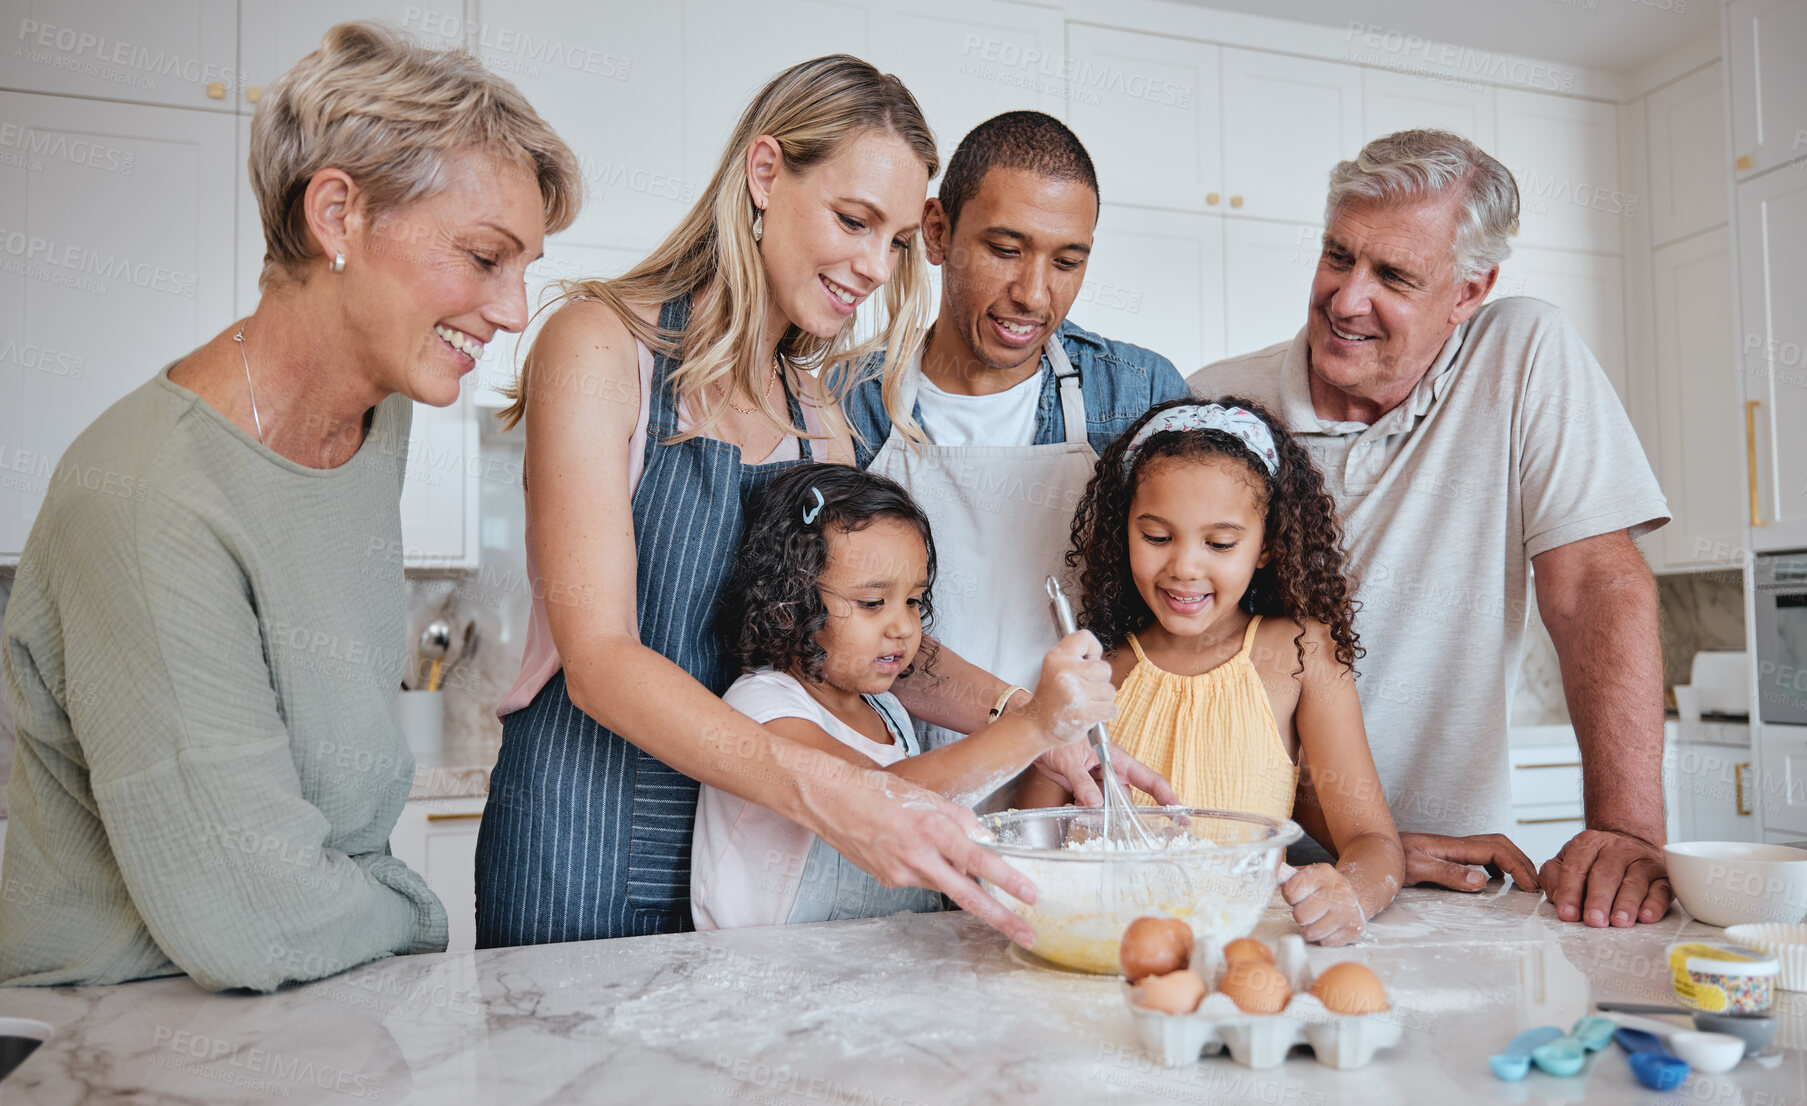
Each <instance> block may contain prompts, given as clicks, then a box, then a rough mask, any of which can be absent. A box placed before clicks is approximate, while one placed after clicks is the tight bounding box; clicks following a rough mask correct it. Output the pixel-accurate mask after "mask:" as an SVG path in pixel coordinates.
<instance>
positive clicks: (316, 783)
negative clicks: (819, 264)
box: [0, 24, 580, 990]
mask: <svg viewBox="0 0 1807 1106" xmlns="http://www.w3.org/2000/svg"><path fill="white" fill-rule="evenodd" d="M251 175H252V181H253V184H254V186H255V190H256V193H257V197H258V204H259V208H260V210H261V213H262V217H263V225H264V232H265V240H266V247H267V253H266V258H265V265H264V271H263V274H262V278H261V281H260V283H261V286H262V288H263V292H264V295H263V299H262V301H261V302H260V303H259V304H258V306H257V309H256V311H255V312H253V314H252V315H251V316H250V317H249V318H247V319H242V320H239V321H237V322H235V323H233V324H232V325H230V326H229V327H227V328H226V329H225V330H224V331H222V332H221V333H220V334H219V335H218V336H217V337H215V338H214V339H213V340H212V341H210V342H208V343H207V344H206V345H204V346H202V347H201V348H200V349H197V350H195V351H194V352H192V353H190V354H188V355H187V356H185V357H183V358H181V359H180V360H178V361H176V362H174V363H173V364H171V365H169V366H166V367H165V368H163V369H162V370H160V371H159V372H158V373H157V374H156V375H155V376H154V377H152V378H151V379H150V380H149V381H147V382H146V383H145V384H144V385H143V386H141V387H140V388H138V389H137V390H136V391H134V392H132V393H131V394H129V395H127V396H126V397H124V398H123V399H121V400H120V401H119V402H118V403H116V404H114V405H113V407H112V408H110V409H109V410H108V411H107V412H106V413H105V414H103V415H102V416H101V417H100V418H99V419H97V420H96V421H95V422H94V424H93V425H91V426H90V427H88V429H87V430H86V431H84V432H83V433H82V435H81V436H80V437H79V438H77V439H76V441H75V443H74V444H73V445H71V446H70V448H69V451H68V452H67V453H66V454H65V455H64V458H63V462H62V464H63V468H64V470H72V469H73V468H75V467H81V468H89V467H98V468H101V469H103V470H105V471H108V472H113V473H119V474H120V475H121V477H122V479H121V480H119V481H114V482H110V483H109V484H108V487H109V488H124V489H129V491H128V492H127V493H126V494H118V495H108V494H101V493H96V492H91V491H88V490H86V489H85V487H84V485H83V484H82V483H81V482H78V481H56V482H53V484H52V488H51V491H50V494H49V496H48V497H47V499H46V500H45V503H44V506H43V508H42V510H41V512H40V513H39V516H38V520H37V524H36V526H35V527H34V529H33V531H32V534H31V539H30V540H29V541H28V542H27V543H26V546H25V552H24V554H23V557H22V558H21V560H20V564H19V569H18V574H17V577H16V580H15V584H14V588H13V592H12V599H11V604H10V606H9V608H8V610H7V619H6V625H5V630H4V635H3V637H4V669H5V685H6V695H7V701H8V703H9V705H10V706H11V709H12V713H13V717H14V718H15V719H16V720H17V725H18V739H19V741H18V753H17V759H16V761H15V764H14V767H13V774H12V780H11V786H10V789H9V791H8V799H9V805H10V811H11V824H10V826H9V828H8V832H7V836H6V855H5V867H6V875H7V881H8V884H9V885H15V886H18V887H27V888H30V889H31V893H30V894H29V895H12V894H9V895H5V896H0V980H3V981H5V982H7V983H13V984H68V983H84V984H89V983H117V982H122V981H125V980H132V979H141V978H144V977H147V976H159V975H173V974H178V973H183V972H186V973H187V974H189V975H191V976H192V977H193V978H194V979H195V981H196V982H198V983H199V984H201V985H202V986H204V987H207V988H210V989H223V988H251V989H254V990H270V989H273V988H275V987H277V986H278V985H280V984H282V983H284V982H287V981H291V980H298V979H311V978H316V977H319V976H323V975H329V974H332V973H334V972H337V971H340V970H342V969H344V968H347V967H350V966H352V965H354V964H359V963H362V962H364V961H368V960H371V959H374V958H377V957H382V956H390V955H395V954H401V953H415V952H431V951H438V950H440V949H443V948H444V947H445V942H446V920H445V911H444V909H443V907H442V906H441V905H440V903H439V901H438V900H437V899H436V898H435V897H434V895H433V893H432V892H431V891H429V890H428V889H427V886H426V884H425V883H424V882H423V881H422V879H421V877H420V876H419V875H417V874H416V873H414V872H412V871H410V870H409V869H408V868H407V867H406V866H405V865H404V864H402V863H401V862H400V861H398V860H396V859H395V858H394V857H392V856H390V855H389V850H388V839H389V834H390V831H391V830H392V829H393V828H394V826H395V821H396V818H397V816H398V815H399V813H400V811H401V808H402V804H403V802H404V801H406V799H407V796H408V791H409V788H410V785H411V783H412V780H413V775H414V761H413V758H412V757H411V756H410V755H409V753H408V749H407V745H406V743H405V742H404V741H403V739H402V735H401V733H400V730H399V728H398V726H397V724H396V721H395V716H394V713H393V702H394V697H395V689H396V687H397V686H398V685H399V682H400V678H401V673H402V668H403V666H404V663H405V658H406V656H407V650H406V646H405V643H404V640H403V638H404V635H403V626H404V620H403V615H404V610H403V585H402V577H401V569H400V562H399V558H397V557H394V556H392V555H391V553H392V551H394V550H396V549H398V548H399V545H400V542H401V521H400V509H399V498H400V494H401V487H402V474H403V468H404V460H405V458H406V455H407V439H408V429H409V413H410V411H411V409H412V408H411V405H410V404H411V401H415V400H418V401H420V402H423V403H429V404H434V405H437V406H444V405H446V404H449V403H452V402H453V401H455V400H456V399H457V397H458V390H459V382H460V380H461V379H462V378H463V377H464V375H465V374H466V373H468V372H469V371H470V370H471V369H473V368H474V367H475V366H476V362H477V358H478V357H479V356H480V355H481V353H482V349H483V346H484V344H485V343H486V342H488V341H490V340H491V339H492V338H493V337H494V336H495V335H496V333H497V332H498V331H519V330H520V329H521V328H522V327H523V326H524V325H525V323H526V320H527V304H526V290H525V285H524V280H525V278H524V271H525V269H526V266H527V265H528V263H529V262H531V261H533V260H534V259H535V258H536V257H538V256H539V254H540V251H541V246H542V242H543V240H544V237H545V235H546V234H548V233H551V232H554V231H557V230H560V229H563V228H564V227H565V226H567V225H569V224H570V222H571V221H572V219H573V218H574V217H575V215H576V212H577V208H578V205H579V202H580V195H579V180H578V171H577V162H576V158H575V157H574V156H573V155H572V153H571V151H570V149H568V148H567V147H566V146H565V144H564V143H563V142H562V141H560V140H559V138H558V137H557V136H556V135H555V134H553V133H552V131H551V129H550V128H548V127H547V126H546V124H545V123H544V122H543V121H542V120H541V119H540V118H539V116H538V115H537V114H535V113H534V111H533V109H532V108H531V107H530V106H529V105H528V104H527V102H526V100H525V99H523V98H522V97H521V95H520V93H518V92H517V91H516V90H515V89H514V88H513V87H512V86H511V85H509V84H508V83H507V82H505V81H502V80H500V79H498V78H496V77H494V76H492V75H491V74H490V73H488V72H487V71H485V70H484V69H483V67H482V66H481V65H480V64H479V63H478V62H477V60H476V59H475V58H474V57H472V56H471V55H470V54H468V53H465V52H463V51H452V52H436V51H431V50H427V49H424V48H421V47H419V46H417V45H415V44H413V43H411V42H410V41H408V40H407V39H405V38H403V37H402V36H400V35H399V34H397V33H395V32H393V31H389V30H385V29H383V28H381V27H378V26H374V25H368V24H344V25H341V26H338V27H335V28H333V29H332V30H331V31H330V32H328V34H327V36H326V38H325V41H324V42H323V44H322V45H321V47H320V49H319V50H317V51H315V52H314V53H312V54H309V55H308V56H307V57H305V58H303V59H302V60H301V61H300V62H299V63H298V64H297V65H296V66H295V67H294V68H293V69H292V70H290V71H289V72H288V73H287V74H286V75H285V76H283V77H282V78H281V79H280V80H278V81H277V82H276V83H275V84H273V85H272V86H271V87H270V89H269V91H268V93H267V94H266V96H265V97H264V100H263V102H262V104H261V105H260V106H259V109H258V113H257V116H256V118H255V119H254V120H253V122H252V139H251ZM76 688H82V689H101V690H97V691H92V692H84V693H82V694H75V693H73V692H72V689H76Z"/></svg>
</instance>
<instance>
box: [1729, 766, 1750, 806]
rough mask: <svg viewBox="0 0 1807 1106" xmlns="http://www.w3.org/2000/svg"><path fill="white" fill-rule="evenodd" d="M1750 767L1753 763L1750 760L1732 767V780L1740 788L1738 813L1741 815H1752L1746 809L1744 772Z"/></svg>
mask: <svg viewBox="0 0 1807 1106" xmlns="http://www.w3.org/2000/svg"><path fill="white" fill-rule="evenodd" d="M1750 766H1751V762H1750V761H1748V760H1747V761H1745V762H1744V763H1743V764H1734V765H1732V780H1733V782H1734V783H1735V784H1736V786H1737V788H1738V813H1740V814H1749V813H1750V811H1748V810H1746V809H1744V770H1745V769H1746V768H1749V767H1750Z"/></svg>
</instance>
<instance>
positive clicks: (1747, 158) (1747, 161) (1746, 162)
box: [1734, 154, 1751, 170]
mask: <svg viewBox="0 0 1807 1106" xmlns="http://www.w3.org/2000/svg"><path fill="white" fill-rule="evenodd" d="M1750 167H1751V155H1749V154H1740V155H1739V157H1738V161H1737V162H1736V163H1735V165H1734V168H1737V169H1741V170H1742V169H1749V168H1750Z"/></svg>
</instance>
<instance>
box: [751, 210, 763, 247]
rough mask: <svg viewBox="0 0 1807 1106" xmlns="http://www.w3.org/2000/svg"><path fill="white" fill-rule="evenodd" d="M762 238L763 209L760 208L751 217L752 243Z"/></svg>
mask: <svg viewBox="0 0 1807 1106" xmlns="http://www.w3.org/2000/svg"><path fill="white" fill-rule="evenodd" d="M764 237H765V208H763V207H762V208H760V209H759V210H758V212H757V213H756V214H755V215H754V216H753V241H755V242H757V241H759V240H760V239H762V238H764Z"/></svg>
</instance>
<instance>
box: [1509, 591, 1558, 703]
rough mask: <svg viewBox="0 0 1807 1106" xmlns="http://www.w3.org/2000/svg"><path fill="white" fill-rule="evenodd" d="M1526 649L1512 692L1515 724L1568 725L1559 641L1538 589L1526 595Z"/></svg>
mask: <svg viewBox="0 0 1807 1106" xmlns="http://www.w3.org/2000/svg"><path fill="white" fill-rule="evenodd" d="M1525 606H1526V608H1527V610H1526V612H1525V651H1524V659H1523V660H1521V661H1520V662H1519V666H1518V687H1517V688H1516V689H1515V690H1514V691H1513V693H1512V710H1511V712H1510V720H1511V724H1512V725H1514V726H1566V725H1568V722H1569V705H1568V702H1567V700H1565V699H1564V698H1563V697H1562V668H1561V667H1560V666H1559V665H1558V664H1557V663H1556V643H1555V642H1553V641H1551V640H1550V633H1549V631H1548V630H1545V629H1544V628H1543V618H1542V617H1540V616H1539V615H1538V613H1537V589H1536V588H1535V586H1533V587H1532V588H1530V590H1529V591H1528V592H1527V594H1526V596H1525Z"/></svg>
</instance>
